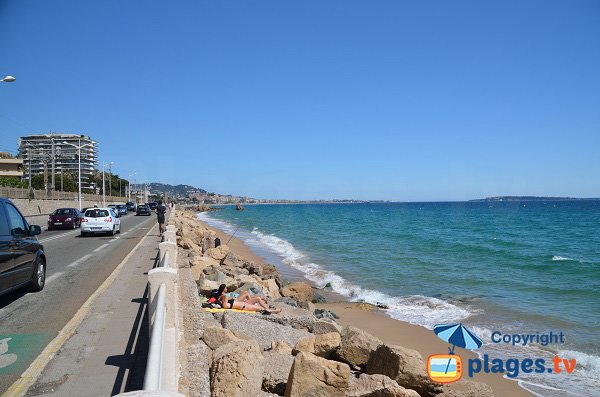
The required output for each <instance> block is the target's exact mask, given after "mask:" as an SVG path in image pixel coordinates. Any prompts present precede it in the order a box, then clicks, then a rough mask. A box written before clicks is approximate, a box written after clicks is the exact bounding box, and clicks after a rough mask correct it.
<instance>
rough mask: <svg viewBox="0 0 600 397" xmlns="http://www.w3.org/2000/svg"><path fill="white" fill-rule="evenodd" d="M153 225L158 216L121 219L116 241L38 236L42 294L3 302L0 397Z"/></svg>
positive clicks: (72, 234)
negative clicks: (42, 259)
mask: <svg viewBox="0 0 600 397" xmlns="http://www.w3.org/2000/svg"><path fill="white" fill-rule="evenodd" d="M155 223H156V216H154V215H151V216H149V217H148V216H135V215H133V214H131V213H130V214H129V215H127V216H124V217H121V233H120V234H117V235H115V236H114V237H111V236H100V235H99V236H94V237H81V236H80V235H79V230H78V229H77V230H53V231H44V232H43V233H42V234H41V235H40V236H38V239H39V241H40V242H42V244H43V245H44V249H45V251H46V258H47V270H46V285H45V287H44V290H42V291H41V292H37V293H27V292H26V291H17V292H14V293H12V294H8V295H4V296H2V297H0V342H1V341H2V340H3V339H5V338H11V340H10V341H8V342H7V343H8V346H9V350H8V352H5V351H3V348H2V343H0V394H2V393H3V392H4V391H6V389H8V387H10V385H11V384H12V383H13V382H14V381H15V380H17V379H18V378H19V376H20V375H21V373H23V371H25V370H26V369H27V368H28V367H29V365H30V364H31V362H32V361H33V360H34V359H35V358H36V357H37V356H38V355H39V353H40V352H41V351H42V350H43V349H44V347H45V346H46V345H47V344H48V342H50V341H51V340H52V339H54V337H56V335H57V334H58V332H59V331H60V330H61V329H62V328H63V327H64V326H65V324H66V323H67V322H68V321H69V320H70V319H71V318H72V317H73V315H74V314H75V313H76V312H77V310H78V309H79V308H80V307H81V306H82V305H83V304H84V303H85V302H86V300H87V299H88V298H89V297H90V295H92V294H93V293H94V291H96V289H97V288H98V287H99V286H100V285H101V284H102V283H103V282H104V280H105V279H106V278H107V277H108V276H109V275H110V274H111V273H112V271H113V270H114V269H115V267H116V266H117V265H118V264H119V263H120V262H121V261H122V260H123V259H124V258H125V256H127V254H128V253H129V252H130V251H131V250H132V249H133V248H134V247H135V245H136V244H137V243H138V242H139V241H140V239H141V238H142V237H143V236H145V235H146V233H147V232H148V230H149V229H150V228H151V227H152V226H153V225H154V224H155ZM158 241H159V238H158V236H157V242H158ZM3 353H4V354H3ZM13 361H14V362H13ZM7 363H10V364H9V365H7Z"/></svg>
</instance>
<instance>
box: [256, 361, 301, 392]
mask: <svg viewBox="0 0 600 397" xmlns="http://www.w3.org/2000/svg"><path fill="white" fill-rule="evenodd" d="M263 356H264V357H265V362H264V371H263V381H262V389H263V390H264V391H266V392H270V393H274V394H277V395H283V393H284V392H285V386H286V384H287V381H288V377H289V375H290V370H291V368H292V364H293V363H294V356H292V355H291V354H285V353H279V352H276V351H273V350H271V351H267V352H264V353H263Z"/></svg>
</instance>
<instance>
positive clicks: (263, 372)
mask: <svg viewBox="0 0 600 397" xmlns="http://www.w3.org/2000/svg"><path fill="white" fill-rule="evenodd" d="M170 223H171V224H174V225H175V226H176V227H177V232H176V233H177V243H178V246H179V248H178V249H179V254H180V255H179V256H178V258H179V263H178V265H179V267H180V268H181V269H180V270H182V271H180V272H179V273H180V274H181V276H180V280H179V284H180V288H181V291H182V292H183V293H182V300H183V304H182V305H181V307H183V313H182V317H183V323H184V332H183V333H184V335H183V338H182V339H183V340H184V343H183V344H182V346H183V347H182V351H181V352H180V356H182V360H181V362H182V371H181V379H180V390H179V391H180V392H182V393H184V394H186V395H189V396H206V395H209V394H210V395H211V396H215V397H230V396H247V397H255V396H288V397H301V396H323V397H326V396H327V397H330V396H340V397H341V396H348V397H349V396H352V397H367V396H368V397H400V396H403V397H409V396H410V397H418V396H422V397H433V396H439V397H449V396H454V397H460V396H465V397H466V396H472V397H475V396H478V397H479V396H481V397H485V396H491V395H492V393H491V390H490V389H489V388H488V387H487V386H485V385H483V384H479V383H474V382H461V383H462V385H461V387H460V388H455V387H453V388H449V387H448V386H441V385H439V384H435V383H433V382H431V381H430V380H429V378H428V377H427V374H426V372H425V363H424V361H423V358H422V357H421V355H420V354H419V353H418V352H417V351H415V350H411V349H407V348H405V347H402V346H393V345H391V346H388V345H386V344H384V343H383V342H382V341H380V340H379V339H377V338H376V337H374V336H372V335H370V334H368V333H367V332H365V331H363V330H361V329H358V328H354V327H342V326H341V325H339V324H338V323H337V322H336V321H335V317H336V316H335V314H333V313H331V312H328V311H324V310H314V308H313V307H312V303H313V302H315V301H320V300H322V298H321V297H320V296H319V295H318V294H316V293H315V291H314V289H313V288H312V287H311V286H310V285H309V284H307V283H303V282H295V283H291V284H288V283H286V282H285V281H284V280H282V278H281V276H280V274H279V273H278V272H277V269H276V268H275V267H274V266H272V265H269V264H264V263H255V262H252V261H249V260H247V259H244V258H242V257H239V256H238V255H236V253H234V252H233V251H232V250H231V249H230V248H229V247H228V246H226V245H221V246H219V247H215V238H216V237H217V236H216V234H215V232H214V231H212V230H210V229H209V228H207V227H206V226H204V225H203V224H202V223H201V222H199V221H198V219H197V218H196V215H195V213H194V212H193V211H176V212H175V216H173V217H171V220H170ZM220 284H226V285H227V287H228V290H230V291H235V292H238V293H241V292H243V291H249V292H250V294H251V295H260V296H263V297H265V298H266V299H267V300H268V301H269V303H270V304H272V305H274V306H275V307H277V309H280V310H281V313H279V314H271V315H263V314H260V313H240V312H233V311H228V310H225V311H222V312H217V313H209V312H207V311H206V310H204V309H203V308H202V307H201V303H202V300H203V297H204V296H206V294H207V293H208V292H209V291H211V290H213V289H216V288H218V287H219V285H220Z"/></svg>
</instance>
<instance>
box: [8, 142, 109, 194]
mask: <svg viewBox="0 0 600 397" xmlns="http://www.w3.org/2000/svg"><path fill="white" fill-rule="evenodd" d="M65 142H66V143H65ZM73 145H76V146H81V145H86V146H85V147H82V148H81V187H82V188H83V189H89V188H92V184H90V183H89V182H88V178H89V177H91V176H92V174H93V173H94V171H95V170H96V169H97V168H98V148H97V145H98V142H95V141H94V140H92V138H90V137H89V136H86V135H76V134H59V133H51V134H43V135H27V136H22V137H21V138H20V139H19V154H18V157H19V158H21V159H22V160H23V165H24V167H25V168H26V169H27V172H26V173H25V175H24V177H25V179H26V180H27V179H29V167H31V175H32V176H33V175H38V174H43V173H44V164H45V163H46V165H47V167H48V168H47V170H48V182H49V183H50V182H51V180H52V157H54V175H59V174H60V173H61V172H69V173H71V174H72V175H75V176H77V177H78V170H79V159H78V153H79V152H78V150H77V148H76V147H74V146H73ZM55 178H56V177H55Z"/></svg>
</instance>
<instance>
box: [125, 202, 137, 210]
mask: <svg viewBox="0 0 600 397" xmlns="http://www.w3.org/2000/svg"><path fill="white" fill-rule="evenodd" d="M125 205H126V206H127V211H135V203H134V202H133V201H128V202H127V204H125Z"/></svg>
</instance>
